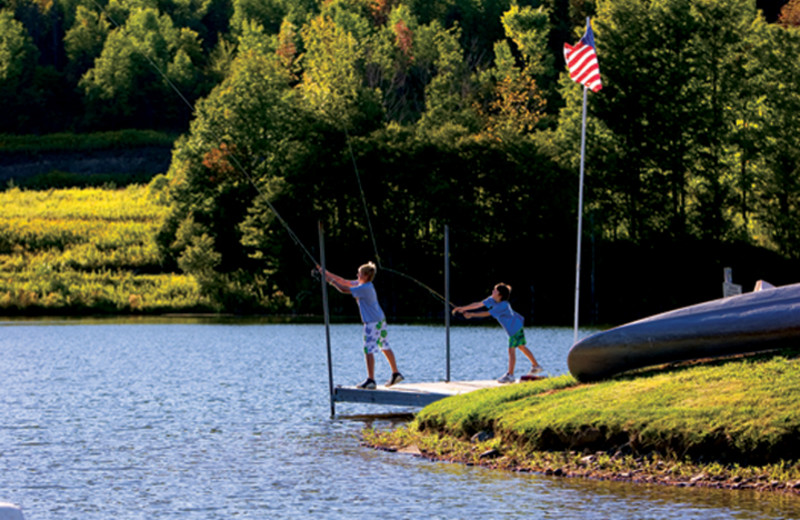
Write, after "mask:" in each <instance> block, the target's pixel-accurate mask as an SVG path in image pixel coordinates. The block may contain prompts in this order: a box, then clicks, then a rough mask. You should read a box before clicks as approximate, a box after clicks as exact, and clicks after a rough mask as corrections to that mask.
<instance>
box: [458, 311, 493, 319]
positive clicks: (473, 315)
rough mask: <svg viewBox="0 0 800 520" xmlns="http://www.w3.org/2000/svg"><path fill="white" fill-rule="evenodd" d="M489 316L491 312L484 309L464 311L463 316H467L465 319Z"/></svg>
mask: <svg viewBox="0 0 800 520" xmlns="http://www.w3.org/2000/svg"><path fill="white" fill-rule="evenodd" d="M489 316H491V314H489V313H488V312H486V311H481V312H465V313H464V317H465V318H467V319H470V318H488V317H489Z"/></svg>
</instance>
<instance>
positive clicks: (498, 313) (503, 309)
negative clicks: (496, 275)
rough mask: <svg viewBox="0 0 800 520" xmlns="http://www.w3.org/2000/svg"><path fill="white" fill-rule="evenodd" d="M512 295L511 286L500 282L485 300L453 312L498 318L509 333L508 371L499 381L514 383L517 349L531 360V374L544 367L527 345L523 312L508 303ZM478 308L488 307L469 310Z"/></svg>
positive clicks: (473, 316)
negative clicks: (516, 310) (520, 312)
mask: <svg viewBox="0 0 800 520" xmlns="http://www.w3.org/2000/svg"><path fill="white" fill-rule="evenodd" d="M510 296H511V286H510V285H506V284H504V283H499V284H497V285H495V286H494V289H493V290H492V295H491V296H489V297H488V298H486V299H485V300H483V301H479V302H475V303H470V304H469V305H464V306H462V307H456V308H454V309H453V314H458V313H459V312H460V313H461V314H463V316H464V317H465V318H467V319H469V318H487V317H489V316H491V317H493V318H494V319H496V320H497V321H498V322H499V323H500V325H501V326H502V327H503V329H504V330H505V331H506V333H507V334H508V372H506V373H505V375H503V376H502V377H500V378H499V379H498V380H497V382H498V383H513V382H514V381H515V379H514V366H515V365H516V361H517V356H516V349H519V350H520V352H522V353H523V354H525V357H527V358H528V360H530V362H531V370H530V372H528V375H529V376H533V375H536V374H538V373H539V372H541V371H542V367H541V366H540V365H539V363H538V362H537V361H536V358H534V357H533V353H531V351H530V350H528V347H526V346H525V331H524V329H523V325H524V324H525V319H524V318H523V317H522V315H521V314H519V313H518V312H515V311H514V309H512V308H511V304H509V303H508V299H509V297H510ZM477 309H487V310H485V311H480V312H469V311H475V310H477Z"/></svg>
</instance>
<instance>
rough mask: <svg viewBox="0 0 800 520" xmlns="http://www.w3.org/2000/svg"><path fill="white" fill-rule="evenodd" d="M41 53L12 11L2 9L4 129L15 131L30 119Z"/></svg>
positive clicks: (0, 92)
mask: <svg viewBox="0 0 800 520" xmlns="http://www.w3.org/2000/svg"><path fill="white" fill-rule="evenodd" d="M37 58H38V52H37V50H36V47H34V45H33V42H32V41H31V38H30V36H28V34H27V31H26V30H25V28H24V27H23V25H22V24H21V23H20V22H18V21H17V20H15V19H14V15H13V13H12V12H11V11H10V10H8V9H0V98H2V99H3V117H2V118H0V129H2V131H6V132H15V131H17V129H18V128H19V127H20V126H23V127H24V125H25V123H26V119H27V117H28V115H27V114H28V111H27V105H28V103H29V101H30V100H29V99H26V98H27V95H28V94H29V92H30V89H31V87H32V84H33V80H34V73H35V70H36V60H37Z"/></svg>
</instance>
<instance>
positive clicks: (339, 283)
mask: <svg viewBox="0 0 800 520" xmlns="http://www.w3.org/2000/svg"><path fill="white" fill-rule="evenodd" d="M317 269H318V270H319V272H322V267H320V266H317ZM325 280H326V281H327V282H328V283H329V284H331V285H332V286H334V287H335V288H336V290H337V291H339V292H340V293H343V294H350V288H351V287H355V286H356V285H358V282H357V281H356V280H346V279H345V278H342V277H341V276H339V275H338V274H333V273H332V272H330V271H327V270H326V271H325Z"/></svg>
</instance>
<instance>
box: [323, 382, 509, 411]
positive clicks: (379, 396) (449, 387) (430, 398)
mask: <svg viewBox="0 0 800 520" xmlns="http://www.w3.org/2000/svg"><path fill="white" fill-rule="evenodd" d="M498 386H500V383H498V382H497V381H494V380H486V381H449V382H446V381H438V382H434V383H398V384H396V385H394V386H392V387H390V388H387V387H385V386H382V385H380V386H378V387H377V388H375V389H374V390H362V389H360V388H356V387H355V386H337V387H336V388H334V389H333V400H334V401H336V402H340V403H341V402H348V403H372V404H383V405H395V406H427V405H429V404H431V403H433V402H435V401H438V400H440V399H444V398H445V397H450V396H453V395H459V394H466V393H468V392H474V391H475V390H481V389H484V388H495V387H498Z"/></svg>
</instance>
